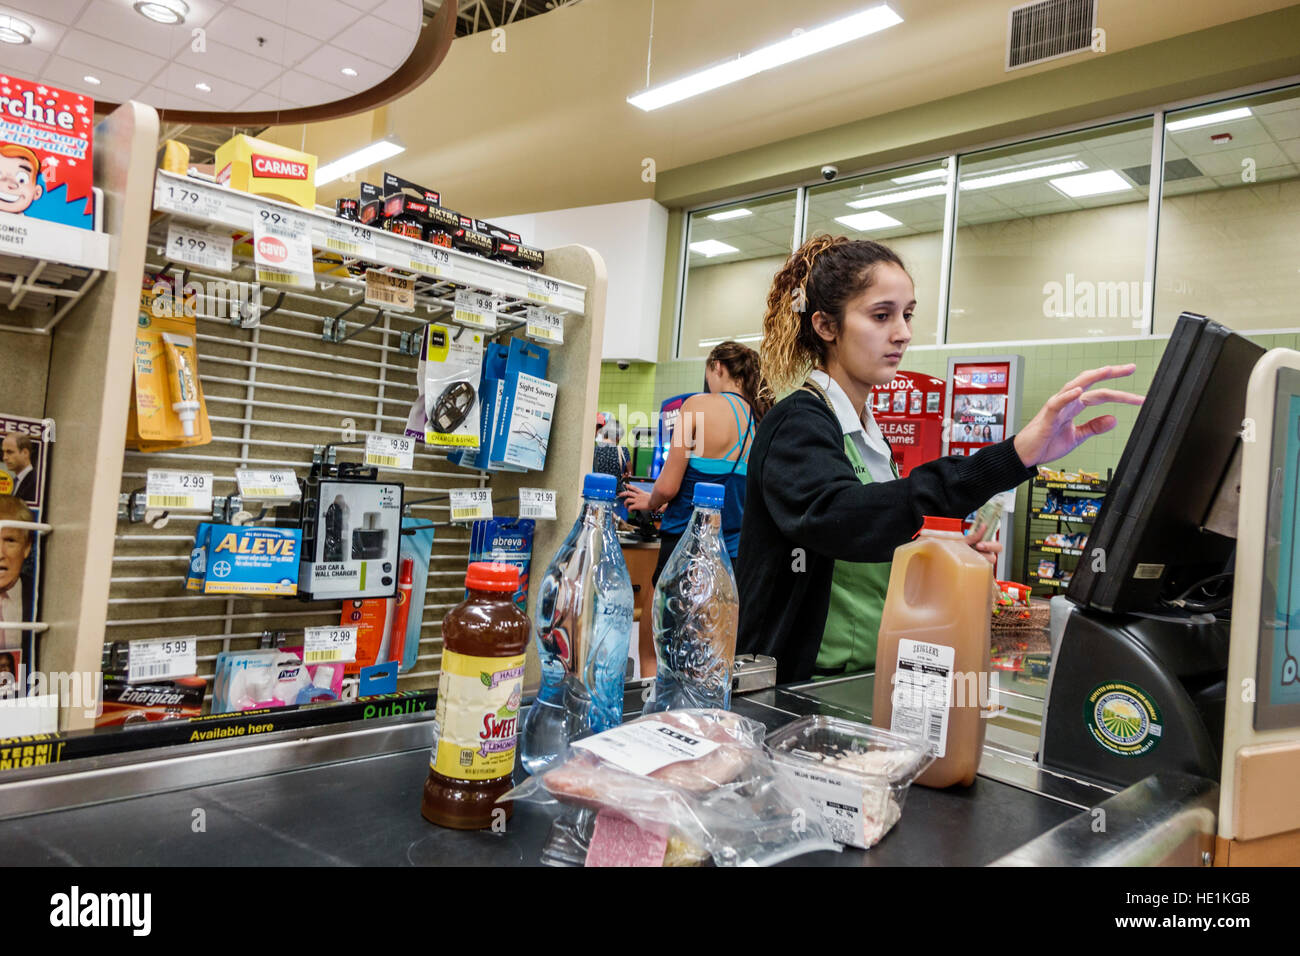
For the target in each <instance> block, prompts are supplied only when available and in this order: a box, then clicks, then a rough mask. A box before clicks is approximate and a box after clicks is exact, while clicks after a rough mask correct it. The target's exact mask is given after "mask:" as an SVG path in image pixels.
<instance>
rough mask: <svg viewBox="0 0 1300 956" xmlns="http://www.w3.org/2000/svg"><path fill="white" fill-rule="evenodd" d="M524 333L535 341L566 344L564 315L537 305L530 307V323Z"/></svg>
mask: <svg viewBox="0 0 1300 956" xmlns="http://www.w3.org/2000/svg"><path fill="white" fill-rule="evenodd" d="M524 335H526V336H528V338H530V339H532V340H533V341H534V342H546V343H548V344H550V345H563V344H564V317H563V316H560V315H556V314H555V313H554V312H547V311H546V310H545V309H539V308H537V307H536V306H530V307H529V309H528V325H527V327H526V328H525V329H524Z"/></svg>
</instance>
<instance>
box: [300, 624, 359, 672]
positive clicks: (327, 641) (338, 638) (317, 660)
mask: <svg viewBox="0 0 1300 956" xmlns="http://www.w3.org/2000/svg"><path fill="white" fill-rule="evenodd" d="M356 659H357V629H356V628H355V627H309V628H307V629H306V630H304V631H303V642H302V662H303V663H304V664H331V663H334V662H335V661H344V662H347V661H354V660H356Z"/></svg>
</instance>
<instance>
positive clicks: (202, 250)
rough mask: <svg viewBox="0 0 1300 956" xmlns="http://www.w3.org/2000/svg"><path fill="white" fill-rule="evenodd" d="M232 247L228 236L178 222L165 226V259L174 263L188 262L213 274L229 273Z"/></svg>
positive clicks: (232, 242) (232, 243) (232, 244)
mask: <svg viewBox="0 0 1300 956" xmlns="http://www.w3.org/2000/svg"><path fill="white" fill-rule="evenodd" d="M233 247H234V240H232V239H231V238H230V236H228V235H223V234H218V233H215V232H208V231H207V230H206V229H198V228H196V227H194V226H187V225H185V224H184V223H180V222H172V223H170V224H169V225H168V226H167V258H169V259H171V260H172V261H174V262H188V263H189V264H190V265H192V266H198V267H199V268H200V269H211V270H212V271H214V272H229V271H230V269H231V265H232V260H231V250H232V249H233Z"/></svg>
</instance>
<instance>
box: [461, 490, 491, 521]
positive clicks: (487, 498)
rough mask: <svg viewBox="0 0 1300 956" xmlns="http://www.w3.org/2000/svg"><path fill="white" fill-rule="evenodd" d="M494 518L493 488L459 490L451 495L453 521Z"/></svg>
mask: <svg viewBox="0 0 1300 956" xmlns="http://www.w3.org/2000/svg"><path fill="white" fill-rule="evenodd" d="M491 517H492V489H491V488H458V489H456V490H454V491H452V493H451V520H452V521H477V520H479V519H480V518H491Z"/></svg>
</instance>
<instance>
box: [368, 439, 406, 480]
mask: <svg viewBox="0 0 1300 956" xmlns="http://www.w3.org/2000/svg"><path fill="white" fill-rule="evenodd" d="M366 464H367V465H374V466H376V467H378V468H397V469H399V470H402V471H410V470H411V469H412V468H414V467H415V439H414V438H407V437H406V436H405V435H381V434H379V433H378V432H375V433H373V434H371V435H369V436H367V438H366Z"/></svg>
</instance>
